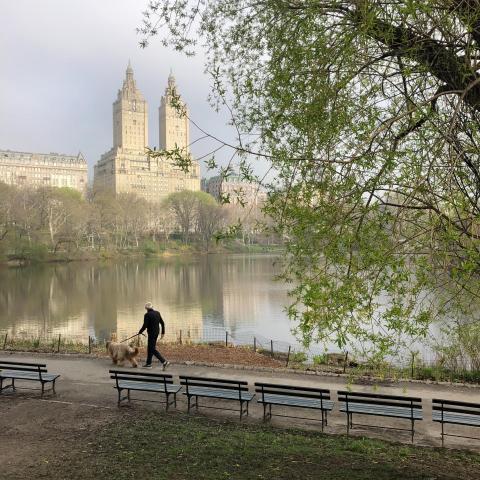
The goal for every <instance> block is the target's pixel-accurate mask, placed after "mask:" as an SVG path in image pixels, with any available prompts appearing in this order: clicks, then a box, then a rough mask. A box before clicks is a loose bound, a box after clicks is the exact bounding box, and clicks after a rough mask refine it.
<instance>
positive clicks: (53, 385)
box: [52, 380, 57, 395]
mask: <svg viewBox="0 0 480 480" xmlns="http://www.w3.org/2000/svg"><path fill="white" fill-rule="evenodd" d="M52 391H53V394H54V395H56V394H57V392H56V391H55V380H54V381H53V383H52Z"/></svg>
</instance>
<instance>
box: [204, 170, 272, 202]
mask: <svg viewBox="0 0 480 480" xmlns="http://www.w3.org/2000/svg"><path fill="white" fill-rule="evenodd" d="M201 185H202V190H203V191H204V192H207V193H209V194H210V195H212V197H214V198H215V199H216V200H217V201H218V202H220V201H222V199H223V200H226V199H227V198H228V200H229V202H230V203H231V204H240V203H243V204H245V205H262V204H263V203H264V202H265V200H266V199H267V194H266V192H265V191H264V190H262V189H261V187H260V185H259V184H257V183H253V182H247V181H245V180H244V179H243V178H242V177H241V175H239V174H237V173H232V174H230V175H228V176H222V175H216V176H214V177H210V178H203V179H202V181H201Z"/></svg>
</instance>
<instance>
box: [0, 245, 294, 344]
mask: <svg viewBox="0 0 480 480" xmlns="http://www.w3.org/2000/svg"><path fill="white" fill-rule="evenodd" d="M278 272H279V266H278V264H277V259H276V257H273V256H262V255H208V256H202V257H198V258H195V257H186V258H185V257H182V258H180V257H175V258H171V259H167V260H143V259H142V260H128V261H121V262H108V263H70V264H58V265H38V266H30V267H26V268H3V269H1V270H0V331H2V332H8V333H9V335H14V336H18V335H22V334H28V335H29V336H42V337H43V336H50V335H57V334H59V333H60V334H62V336H66V337H70V338H75V339H82V338H83V339H87V338H88V336H89V335H92V336H95V337H97V338H99V339H104V338H109V337H110V335H111V333H112V332H115V333H116V334H117V336H118V338H125V337H127V336H130V335H132V334H133V333H136V332H137V331H138V329H139V327H140V325H141V323H142V319H143V313H144V309H143V305H144V303H145V301H147V300H148V301H152V302H153V304H154V306H155V308H157V309H159V310H160V311H161V313H162V315H163V317H164V319H165V320H166V323H167V336H169V337H170V339H173V338H174V337H175V336H176V335H178V332H179V330H182V331H183V334H184V335H187V333H189V334H190V336H191V337H193V338H195V337H201V336H203V334H204V332H205V331H206V330H208V329H212V328H214V327H222V328H226V329H227V330H228V331H229V332H231V333H232V334H233V335H234V336H241V335H242V334H245V333H246V332H247V331H248V332H254V333H256V334H259V335H264V336H266V337H269V338H274V339H277V340H284V341H293V337H292V335H291V333H290V327H291V325H290V323H289V320H288V318H287V316H286V314H285V312H284V307H285V305H286V304H287V302H288V299H287V295H286V291H287V287H286V286H285V285H284V284H282V283H279V282H275V281H274V280H273V277H274V275H275V274H276V273H278Z"/></svg>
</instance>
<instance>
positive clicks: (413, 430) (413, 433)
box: [412, 419, 415, 443]
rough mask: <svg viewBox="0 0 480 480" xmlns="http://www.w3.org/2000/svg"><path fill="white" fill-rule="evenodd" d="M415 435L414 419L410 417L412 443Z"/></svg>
mask: <svg viewBox="0 0 480 480" xmlns="http://www.w3.org/2000/svg"><path fill="white" fill-rule="evenodd" d="M414 435H415V420H413V419H412V443H413V436H414Z"/></svg>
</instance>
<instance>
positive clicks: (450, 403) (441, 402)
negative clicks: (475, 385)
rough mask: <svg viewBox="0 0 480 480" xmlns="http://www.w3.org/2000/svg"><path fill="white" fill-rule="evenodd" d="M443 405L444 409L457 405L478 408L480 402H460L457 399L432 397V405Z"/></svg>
mask: <svg viewBox="0 0 480 480" xmlns="http://www.w3.org/2000/svg"><path fill="white" fill-rule="evenodd" d="M437 404H438V405H443V406H444V408H445V410H448V409H449V407H450V406H457V407H469V408H472V409H475V408H478V409H480V403H472V402H461V401H458V400H443V399H441V398H433V399H432V405H433V406H434V407H435V406H436V405H437Z"/></svg>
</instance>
